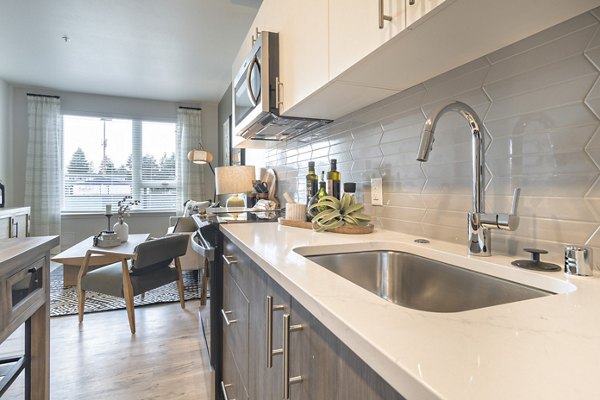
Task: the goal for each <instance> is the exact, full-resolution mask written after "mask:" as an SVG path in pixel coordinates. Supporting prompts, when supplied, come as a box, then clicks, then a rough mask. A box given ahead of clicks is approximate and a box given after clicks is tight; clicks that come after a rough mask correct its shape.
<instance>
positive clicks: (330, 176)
mask: <svg viewBox="0 0 600 400" xmlns="http://www.w3.org/2000/svg"><path fill="white" fill-rule="evenodd" d="M341 181H342V174H341V173H340V171H338V170H337V160H336V159H332V160H331V167H330V168H329V172H328V173H327V193H329V195H330V196H333V197H336V198H338V199H339V198H340V197H341V193H340V183H341Z"/></svg>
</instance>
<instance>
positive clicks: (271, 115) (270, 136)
mask: <svg viewBox="0 0 600 400" xmlns="http://www.w3.org/2000/svg"><path fill="white" fill-rule="evenodd" d="M280 86H281V84H280V82H279V35H278V34H277V33H273V32H266V31H263V32H260V34H259V35H258V38H257V40H256V42H255V43H254V46H253V47H252V51H251V52H250V55H249V56H248V57H247V58H246V59H245V60H244V63H243V64H242V67H241V68H240V70H239V71H238V73H237V74H236V75H235V78H234V80H233V85H232V97H233V107H232V123H233V138H232V145H233V146H234V147H267V145H268V143H269V142H276V141H282V140H288V139H291V138H293V137H297V136H299V135H302V134H305V133H308V132H310V131H312V130H314V129H317V128H319V127H321V126H323V125H325V124H327V123H329V122H331V121H330V120H323V119H313V118H299V117H284V116H281V115H280V114H279V106H280V105H281V99H280V92H279V89H280Z"/></svg>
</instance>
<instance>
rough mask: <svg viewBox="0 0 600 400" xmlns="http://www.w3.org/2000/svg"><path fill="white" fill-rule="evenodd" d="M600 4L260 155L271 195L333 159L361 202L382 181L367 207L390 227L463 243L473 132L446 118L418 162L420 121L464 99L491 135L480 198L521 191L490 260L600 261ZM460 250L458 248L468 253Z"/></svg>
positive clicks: (296, 185)
mask: <svg viewBox="0 0 600 400" xmlns="http://www.w3.org/2000/svg"><path fill="white" fill-rule="evenodd" d="M599 71H600V9H596V10H593V11H591V12H589V13H585V14H582V15H580V16H578V17H576V18H573V19H571V20H568V21H566V22H564V23H561V24H559V25H556V26H554V27H552V28H549V29H547V30H545V31H543V32H540V33H538V34H536V35H534V36H531V37H529V38H527V39H524V40H521V41H519V42H517V43H514V44H512V45H510V46H507V47H505V48H503V49H500V50H498V51H496V52H494V53H491V54H488V55H486V56H485V57H481V58H479V59H477V60H475V61H472V62H470V63H468V64H465V65H463V66H460V67H458V68H456V69H454V70H452V71H449V72H447V73H445V74H442V75H440V76H437V77H435V78H433V79H431V80H429V81H427V82H423V83H422V84H420V85H417V86H415V87H412V88H410V89H408V90H405V91H403V92H402V93H399V94H397V95H394V96H392V97H389V98H387V99H385V100H383V101H381V102H378V103H376V104H373V105H371V106H369V107H366V108H364V109H362V110H359V111H357V112H355V113H352V114H349V115H347V116H345V117H343V118H340V119H339V120H336V121H334V122H333V123H331V124H330V125H328V126H326V127H325V128H324V129H321V130H320V131H318V132H316V133H315V134H313V135H312V136H305V137H301V138H299V139H298V140H295V141H291V142H283V143H280V144H278V146H277V147H276V148H274V149H271V150H270V151H269V152H268V157H267V164H268V165H269V166H270V167H273V168H275V170H276V171H277V174H278V180H279V189H278V191H279V193H283V192H285V191H287V192H289V193H295V195H296V199H297V200H298V201H301V200H302V199H304V198H305V189H304V177H305V175H306V173H307V164H308V161H309V160H314V161H316V166H317V167H316V168H317V174H319V173H320V171H322V170H323V171H327V170H328V169H329V160H330V159H332V158H335V159H337V165H338V170H340V171H341V173H342V181H344V182H346V181H354V182H356V183H357V192H359V194H360V195H361V196H362V199H364V201H365V203H369V200H370V178H372V177H378V176H381V177H383V192H384V194H383V195H384V206H383V207H374V206H370V205H368V206H367V208H368V210H367V211H368V212H369V213H370V214H371V215H373V216H374V217H375V223H376V224H377V225H378V226H380V227H382V228H386V229H390V230H394V231H401V232H407V233H412V234H416V235H424V236H426V237H431V238H436V239H441V240H445V241H452V242H457V243H465V241H466V223H467V222H466V221H467V214H466V213H467V212H468V211H470V210H471V208H472V207H471V135H470V132H469V130H468V126H467V125H466V123H465V120H464V119H463V118H462V117H461V116H460V115H458V114H456V113H449V114H445V115H444V116H443V117H442V118H441V119H440V121H439V124H438V128H437V130H436V135H435V137H436V143H435V147H434V149H433V151H432V152H431V154H430V156H429V161H428V162H427V163H420V162H418V161H416V152H417V147H418V143H419V137H420V134H421V129H422V126H423V123H424V122H425V116H426V115H428V114H429V113H430V112H432V110H434V109H435V108H437V107H439V106H442V105H444V104H445V103H447V102H450V101H452V100H459V101H463V102H465V103H467V104H468V105H470V106H471V107H473V108H474V109H475V111H476V112H477V113H478V115H479V116H480V117H481V119H482V121H483V124H484V125H485V128H486V130H487V132H486V135H485V141H486V152H485V164H486V167H487V168H486V171H485V173H486V194H485V196H486V197H485V198H486V202H485V208H486V210H488V211H493V212H507V211H509V209H510V205H511V195H512V191H513V188H515V187H521V200H520V204H519V215H520V216H521V224H520V226H519V228H518V229H517V230H516V231H514V232H502V231H498V230H494V231H493V232H492V252H493V253H494V254H504V255H511V256H512V255H518V256H519V257H521V256H522V257H527V255H526V254H525V253H524V252H523V251H522V250H521V249H522V248H523V247H538V248H544V249H547V250H549V251H550V254H549V257H548V259H549V260H551V261H554V262H556V263H559V264H560V265H562V262H563V261H562V260H563V246H564V244H567V243H573V244H587V245H590V246H592V247H593V248H594V251H595V253H596V264H597V265H598V264H599V262H600V129H599V128H600V79H599V77H600V73H599ZM465 249H466V247H465Z"/></svg>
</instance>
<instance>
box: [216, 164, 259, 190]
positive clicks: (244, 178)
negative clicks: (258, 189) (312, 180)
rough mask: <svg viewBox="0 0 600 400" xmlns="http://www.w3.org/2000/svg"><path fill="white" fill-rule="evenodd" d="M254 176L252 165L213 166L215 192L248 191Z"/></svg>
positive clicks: (254, 169)
mask: <svg viewBox="0 0 600 400" xmlns="http://www.w3.org/2000/svg"><path fill="white" fill-rule="evenodd" d="M255 177H256V168H255V167H254V165H235V166H231V167H217V168H215V186H216V190H217V194H231V193H242V192H249V191H251V190H252V181H253V180H254V179H255Z"/></svg>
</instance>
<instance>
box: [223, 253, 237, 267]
mask: <svg viewBox="0 0 600 400" xmlns="http://www.w3.org/2000/svg"><path fill="white" fill-rule="evenodd" d="M223 260H225V263H226V264H227V265H231V264H237V263H238V260H237V258H235V257H234V256H226V255H225V254H223Z"/></svg>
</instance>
